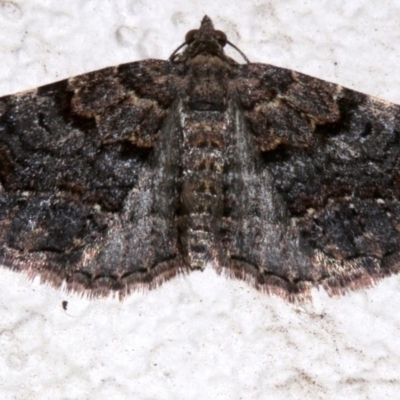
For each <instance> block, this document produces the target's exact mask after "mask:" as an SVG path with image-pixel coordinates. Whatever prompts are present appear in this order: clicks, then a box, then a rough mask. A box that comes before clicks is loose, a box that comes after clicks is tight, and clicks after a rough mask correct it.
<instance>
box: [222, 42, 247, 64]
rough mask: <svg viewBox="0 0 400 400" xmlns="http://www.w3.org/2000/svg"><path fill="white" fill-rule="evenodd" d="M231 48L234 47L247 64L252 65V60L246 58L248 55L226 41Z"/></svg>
mask: <svg viewBox="0 0 400 400" xmlns="http://www.w3.org/2000/svg"><path fill="white" fill-rule="evenodd" d="M226 43H227V44H229V46H231V47H233V48H234V49H235V50H236V51H237V52H238V53H239V54H240V55H241V56H242V57H243V58H244V59H245V61H246V62H247V64H250V60H249V59H248V58H247V57H246V55H245V54H244V53H243V51H242V50H240V49H239V48H238V47H236V46H235V45H234V44H233V43H231V42H230V41H229V40H227V41H226Z"/></svg>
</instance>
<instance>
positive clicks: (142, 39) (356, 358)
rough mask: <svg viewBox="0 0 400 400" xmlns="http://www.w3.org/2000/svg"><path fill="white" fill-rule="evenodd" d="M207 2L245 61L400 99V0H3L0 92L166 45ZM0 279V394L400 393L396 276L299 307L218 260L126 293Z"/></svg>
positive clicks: (164, 49) (193, 23)
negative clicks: (94, 295)
mask: <svg viewBox="0 0 400 400" xmlns="http://www.w3.org/2000/svg"><path fill="white" fill-rule="evenodd" d="M205 13H207V14H208V15H209V16H210V17H211V18H212V19H213V20H214V22H215V25H216V26H217V28H218V29H222V30H224V31H225V32H226V33H227V34H228V37H229V38H230V40H231V41H232V42H234V43H235V44H237V45H238V46H239V47H240V48H241V49H242V50H243V51H244V52H245V53H246V54H247V56H248V57H249V58H250V59H251V60H252V61H260V62H265V63H270V64H274V65H279V66H282V67H287V68H291V69H295V70H299V71H301V72H304V73H307V74H310V75H313V76H317V77H320V78H323V79H326V80H329V81H332V82H336V83H340V84H342V85H344V86H347V87H351V88H353V89H356V90H359V91H362V92H365V93H369V94H373V95H375V96H378V97H381V98H384V99H386V100H390V101H393V102H397V103H400V74H398V65H399V57H400V40H399V39H400V24H399V19H400V5H399V3H398V2H396V1H388V0H386V1H380V2H368V1H367V0H364V1H362V0H352V1H351V2H342V1H339V0H334V1H320V0H310V1H307V2H303V1H302V2H299V1H295V0H287V1H284V0H281V1H278V0H277V1H272V0H271V1H255V0H251V1H247V2H232V1H231V0H230V1H228V0H220V1H218V2H217V1H209V0H202V1H199V0H192V1H190V2H188V1H183V0H174V1H172V0H171V1H170V2H165V1H163V0H152V1H148V0H142V1H137V0H118V1H117V0H109V1H102V2H98V1H96V0H69V1H68V2H60V1H57V0H47V1H41V2H37V1H34V0H20V1H17V0H14V1H0V36H1V42H0V54H1V62H0V95H5V94H9V93H14V92H17V91H20V90H26V89H30V88H32V87H35V86H38V85H43V84H46V83H50V82H54V81H56V80H59V79H63V78H66V77H69V76H72V75H77V74H79V73H83V72H88V71H90V70H94V69H99V68H102V67H106V66H109V65H114V64H118V63H122V62H128V61H134V60H139V59H143V58H149V57H153V58H163V59H165V58H167V57H168V56H169V55H170V54H171V52H172V51H173V50H174V49H175V48H176V47H177V46H178V45H179V44H180V43H181V42H182V41H183V38H184V34H185V33H186V31H187V30H189V29H192V28H197V27H198V25H199V22H200V20H201V18H202V16H203V15H204V14H205ZM236 57H238V56H236ZM0 285H1V286H0V393H1V395H0V397H1V398H2V399H77V400H80V399H96V400H97V399H111V398H112V399H128V398H129V399H146V400H147V399H157V400H158V399H185V400H186V399H187V400H189V399H232V400H236V399H238V400H239V399H246V400H247V399H274V400H275V399H277V400H279V399H285V400H290V399H304V398H309V399H397V398H398V393H399V390H400V339H399V338H400V335H399V333H400V311H399V309H400V291H399V288H400V279H399V278H398V277H393V278H389V279H386V280H384V281H382V282H381V283H380V284H379V285H377V286H376V287H375V288H373V289H370V290H364V291H359V292H356V293H351V294H349V295H347V296H345V297H342V298H338V299H331V298H329V297H328V296H327V295H326V294H325V293H324V292H323V291H322V290H321V291H315V292H314V301H313V303H312V304H307V305H303V306H299V305H297V306H296V305H290V304H287V303H285V302H284V301H283V300H281V299H278V298H273V297H267V296H265V295H262V294H261V293H258V292H256V291H255V290H253V289H252V288H249V287H248V286H247V285H246V284H245V283H242V282H238V281H231V280H226V279H225V278H223V277H219V276H217V275H216V274H215V273H214V272H213V270H212V269H208V270H206V271H205V272H204V273H200V272H195V273H193V274H191V275H189V276H186V277H181V278H177V279H175V280H173V281H170V282H169V283H166V284H165V285H164V286H162V287H161V288H159V289H158V290H156V291H152V292H148V293H135V294H133V295H132V296H130V297H129V298H128V299H127V300H125V301H124V302H123V303H120V302H119V301H117V300H115V299H103V300H95V301H90V300H88V299H82V298H80V297H78V296H74V295H69V294H66V293H64V292H62V291H57V290H54V289H52V288H50V287H47V286H44V285H40V284H39V282H38V281H37V280H36V281H34V282H29V281H28V280H27V279H26V278H25V276H23V275H20V274H16V273H13V272H10V271H8V270H5V269H0ZM64 300H65V301H68V308H67V310H66V311H65V310H64V309H63V308H62V301H64Z"/></svg>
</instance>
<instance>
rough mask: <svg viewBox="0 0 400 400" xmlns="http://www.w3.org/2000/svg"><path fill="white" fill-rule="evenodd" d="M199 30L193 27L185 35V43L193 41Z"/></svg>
mask: <svg viewBox="0 0 400 400" xmlns="http://www.w3.org/2000/svg"><path fill="white" fill-rule="evenodd" d="M198 31H199V30H198V29H192V30H191V31H189V32H188V33H187V34H186V36H185V43H186V44H190V43H192V42H193V40H194V37H195V36H196V33H197V32H198Z"/></svg>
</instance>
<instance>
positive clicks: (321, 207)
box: [225, 64, 400, 299]
mask: <svg viewBox="0 0 400 400" xmlns="http://www.w3.org/2000/svg"><path fill="white" fill-rule="evenodd" d="M232 87H233V89H232V92H233V93H235V94H234V96H236V104H237V106H236V107H237V109H238V112H237V113H238V116H239V117H238V118H237V119H238V120H239V121H240V122H239V123H238V125H237V136H238V138H240V139H238V143H240V141H241V142H243V143H245V145H244V146H243V145H242V146H241V148H242V149H245V150H244V151H243V154H244V155H246V156H247V157H246V158H247V159H248V160H250V159H251V158H252V157H253V156H254V160H255V161H254V162H251V161H250V162H249V161H245V160H243V159H242V160H240V159H239V161H237V162H236V167H234V170H235V171H236V176H237V177H236V178H234V179H233V181H234V182H233V186H234V187H235V189H234V190H235V191H236V192H238V190H240V191H239V192H238V193H240V195H239V198H237V199H236V200H237V201H236V203H235V205H234V206H233V207H232V208H231V213H230V217H229V220H230V221H231V223H233V225H234V228H233V229H232V231H234V232H238V233H237V234H236V237H235V240H234V241H233V242H232V243H230V253H231V259H232V261H231V263H230V265H229V266H228V268H227V269H225V271H226V272H227V273H228V275H231V276H236V277H239V278H243V279H246V280H249V281H251V282H253V284H254V285H255V286H256V287H258V288H259V289H261V290H265V291H267V292H273V293H278V294H280V295H282V296H284V297H289V298H292V299H293V298H295V297H296V296H300V297H303V296H304V297H307V296H308V293H309V289H310V288H311V287H313V286H318V285H319V284H322V285H323V286H324V287H325V289H326V290H327V291H328V293H330V294H340V293H344V292H345V291H346V290H347V289H349V288H350V289H351V288H353V289H354V288H357V287H362V286H369V285H371V284H373V283H374V281H376V280H378V279H379V278H381V277H383V276H387V275H390V274H391V273H395V272H398V271H399V265H400V202H399V195H400V192H399V189H400V175H399V171H400V169H399V152H400V143H399V127H400V124H399V115H400V107H399V106H397V105H394V104H390V103H387V102H384V101H381V100H378V99H375V98H373V97H370V96H367V95H364V94H361V93H358V92H355V91H352V90H349V89H345V88H342V87H340V86H337V85H335V84H332V83H328V82H324V81H321V80H319V79H316V78H311V77H308V76H305V75H303V74H300V73H296V72H293V71H290V70H286V69H282V68H277V67H273V66H269V65H263V64H248V65H243V66H240V68H239V71H238V79H237V80H235V82H233V83H232ZM247 137H251V140H250V141H249V140H248V139H247V142H246V139H245V138H247ZM252 146H254V148H255V149H256V150H254V149H253V147H252ZM235 182H236V183H235ZM232 221H233V222H232Z"/></svg>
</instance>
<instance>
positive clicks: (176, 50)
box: [169, 42, 187, 61]
mask: <svg viewBox="0 0 400 400" xmlns="http://www.w3.org/2000/svg"><path fill="white" fill-rule="evenodd" d="M186 44H187V43H186V42H183V43H182V44H181V45H180V46H179V47H178V48H177V49H175V50H174V52H173V53H172V54H171V55H170V57H169V61H173V58H174V57H175V56H176V53H177V52H178V51H179V50H180V49H181V48H182V47H183V46H186Z"/></svg>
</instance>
